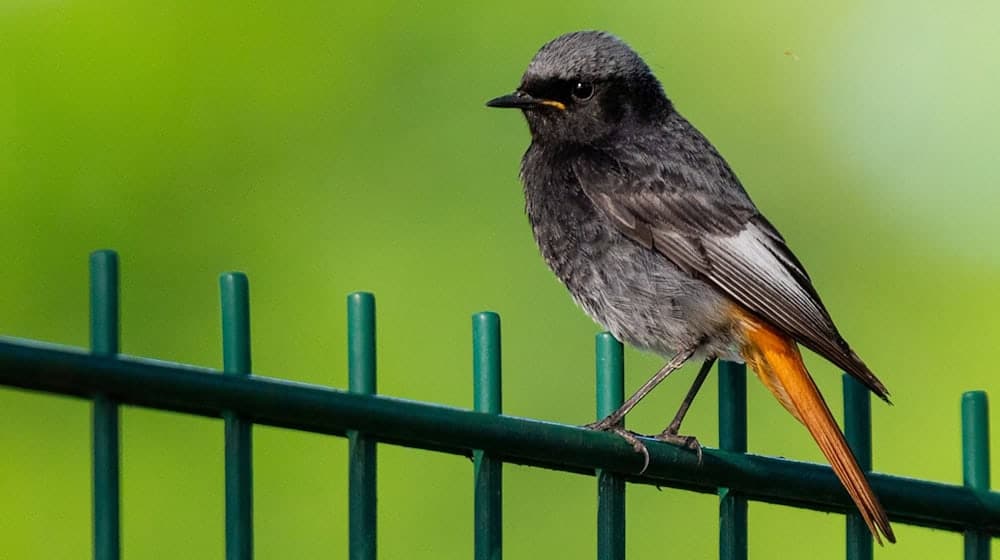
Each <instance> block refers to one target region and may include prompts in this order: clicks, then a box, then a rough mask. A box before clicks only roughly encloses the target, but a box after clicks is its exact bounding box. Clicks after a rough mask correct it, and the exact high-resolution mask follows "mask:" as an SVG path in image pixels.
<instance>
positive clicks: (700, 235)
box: [574, 157, 888, 401]
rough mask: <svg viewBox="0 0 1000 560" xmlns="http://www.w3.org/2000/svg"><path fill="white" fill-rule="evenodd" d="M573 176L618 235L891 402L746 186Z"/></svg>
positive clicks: (673, 172)
mask: <svg viewBox="0 0 1000 560" xmlns="http://www.w3.org/2000/svg"><path fill="white" fill-rule="evenodd" d="M602 160H603V161H602ZM629 169H632V170H634V169H642V170H643V171H642V172H641V174H640V173H636V172H635V171H627V170H629ZM574 171H575V173H576V176H577V178H578V179H579V181H580V185H581V187H582V189H583V191H584V192H585V193H586V195H587V197H588V198H589V199H590V200H591V202H593V204H594V205H595V206H596V207H597V208H599V209H600V211H601V213H602V214H603V215H604V216H605V217H606V218H607V219H608V220H610V221H611V222H612V223H613V224H614V225H615V226H616V228H617V229H618V230H619V231H621V232H622V233H624V234H625V235H626V236H628V237H629V238H631V239H633V240H634V241H636V242H638V243H641V244H643V245H645V246H646V247H649V248H651V249H655V250H656V251H658V252H659V253H661V254H662V255H663V256H665V257H666V258H668V259H670V261H671V262H673V263H674V264H676V265H677V266H678V267H680V268H682V269H684V270H685V271H687V272H689V273H691V274H693V275H695V276H698V277H701V278H703V279H705V280H707V281H708V282H709V283H711V284H714V285H715V286H717V287H718V288H720V289H721V290H722V291H724V292H725V293H726V294H728V295H729V296H730V297H731V298H732V299H733V300H734V301H736V302H737V303H739V304H740V305H742V306H744V307H745V308H746V309H749V310H750V311H752V312H753V313H754V314H756V315H757V316H758V317H760V318H761V319H764V320H765V321H767V322H769V323H771V324H773V325H775V326H776V327H778V328H780V329H781V330H783V331H784V332H786V333H788V334H789V335H791V336H792V337H793V338H794V339H795V340H796V341H798V342H800V343H801V344H803V345H805V346H806V347H808V348H810V349H811V350H813V351H814V352H816V353H818V354H820V355H821V356H823V357H825V358H826V359H828V360H830V361H831V362H833V363H834V364H836V365H837V366H838V367H840V368H842V369H844V370H846V371H848V372H850V373H851V374H853V375H854V376H855V377H857V378H858V379H859V380H860V381H861V382H862V383H864V384H865V385H866V386H868V388H869V389H871V390H872V391H873V392H874V393H875V394H877V395H878V396H879V397H881V398H882V399H884V400H886V401H888V391H886V389H885V386H883V385H882V383H881V382H880V381H879V380H878V378H876V377H875V375H874V374H873V373H872V372H871V370H870V369H868V367H867V366H866V365H865V364H864V362H862V361H861V359H860V358H859V357H858V356H857V354H855V353H854V351H853V350H851V348H850V346H849V345H848V344H847V342H846V341H845V340H844V339H843V338H842V337H841V336H840V334H839V333H838V332H837V328H836V327H835V326H834V324H833V320H832V319H831V318H830V315H829V313H828V312H827V311H826V308H825V307H824V306H823V303H822V302H821V301H820V298H819V295H818V294H817V293H816V290H815V288H813V285H812V281H811V280H810V279H809V275H808V274H807V273H806V271H805V269H804V268H803V266H802V264H801V263H800V262H799V260H798V259H797V258H795V255H793V254H792V252H791V250H790V249H789V248H788V246H787V245H786V244H785V240H784V239H783V238H782V237H781V234H779V233H778V231H777V230H776V229H775V228H774V226H772V225H771V224H770V223H769V222H768V221H767V220H766V219H765V218H764V217H763V216H762V215H760V213H759V212H758V211H757V209H756V207H754V205H753V203H752V202H751V201H750V199H749V198H748V197H747V196H746V195H745V193H744V192H743V190H742V187H741V186H739V183H736V182H733V183H732V184H731V185H728V186H729V187H732V188H731V189H730V190H727V191H720V190H719V188H720V187H719V186H718V181H717V180H716V181H711V180H706V178H707V176H706V175H705V174H704V173H699V172H698V171H696V170H694V169H691V168H690V166H685V165H684V164H683V163H682V162H669V163H656V164H650V163H648V162H645V165H642V166H635V165H621V163H620V162H615V161H611V160H609V159H605V158H601V157H588V158H580V159H579V160H577V162H576V163H575V164H574ZM727 171H728V169H727ZM734 181H735V180H734Z"/></svg>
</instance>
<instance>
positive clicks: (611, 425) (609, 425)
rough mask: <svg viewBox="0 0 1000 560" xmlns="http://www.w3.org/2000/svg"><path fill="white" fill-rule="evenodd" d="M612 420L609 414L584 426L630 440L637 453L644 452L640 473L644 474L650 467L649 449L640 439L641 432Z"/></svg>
mask: <svg viewBox="0 0 1000 560" xmlns="http://www.w3.org/2000/svg"><path fill="white" fill-rule="evenodd" d="M612 420H613V419H612V418H611V417H610V416H608V417H607V418H604V419H603V420H600V421H598V422H593V423H590V424H586V425H585V426H583V427H584V428H587V429H588V430H595V431H598V432H608V433H612V434H615V435H617V436H618V437H620V438H622V439H623V440H625V441H626V442H628V443H629V445H631V446H632V449H634V450H635V452H636V453H641V454H642V468H641V469H639V474H640V475H641V474H643V473H644V472H646V469H648V468H649V450H648V449H646V444H645V443H642V441H640V440H639V438H638V436H639V435H640V434H636V433H635V432H630V431H628V430H626V429H625V428H622V427H621V424H620V421H612Z"/></svg>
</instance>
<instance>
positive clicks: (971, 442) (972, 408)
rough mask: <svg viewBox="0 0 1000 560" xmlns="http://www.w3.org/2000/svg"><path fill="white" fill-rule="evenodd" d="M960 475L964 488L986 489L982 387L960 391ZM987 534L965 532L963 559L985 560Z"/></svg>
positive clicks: (987, 464)
mask: <svg viewBox="0 0 1000 560" xmlns="http://www.w3.org/2000/svg"><path fill="white" fill-rule="evenodd" d="M962 479H963V482H964V483H965V486H966V488H971V489H972V490H976V491H981V492H987V491H989V489H990V424H989V403H988V402H987V400H986V392H985V391H968V392H966V393H963V394H962ZM989 558H990V535H989V534H988V533H985V532H983V531H972V530H969V531H966V532H965V560H989Z"/></svg>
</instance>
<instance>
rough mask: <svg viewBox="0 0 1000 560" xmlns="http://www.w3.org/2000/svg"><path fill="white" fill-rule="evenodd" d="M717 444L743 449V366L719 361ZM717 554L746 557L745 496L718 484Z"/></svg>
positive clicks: (730, 559) (733, 559)
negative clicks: (719, 486)
mask: <svg viewBox="0 0 1000 560" xmlns="http://www.w3.org/2000/svg"><path fill="white" fill-rule="evenodd" d="M719 448H720V449H723V450H725V451H732V452H735V453H746V452H747V368H746V366H745V365H744V364H737V363H733V362H726V361H720V362H719ZM719 558H720V559H721V560H746V558H747V499H746V498H745V497H743V496H740V495H739V494H736V493H733V492H732V491H731V490H730V489H729V488H719Z"/></svg>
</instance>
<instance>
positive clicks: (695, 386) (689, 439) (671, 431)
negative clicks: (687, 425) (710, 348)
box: [656, 358, 715, 463]
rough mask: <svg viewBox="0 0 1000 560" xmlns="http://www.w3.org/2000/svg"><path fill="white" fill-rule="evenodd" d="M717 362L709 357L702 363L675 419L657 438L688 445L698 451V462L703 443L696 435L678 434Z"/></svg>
mask: <svg viewBox="0 0 1000 560" xmlns="http://www.w3.org/2000/svg"><path fill="white" fill-rule="evenodd" d="M714 363H715V358H708V359H706V360H705V363H703V364H701V369H700V370H698V376H697V377H695V378H694V383H692V384H691V388H690V389H688V392H687V395H685V396H684V400H683V401H681V406H680V408H678V409H677V414H675V415H674V419H673V420H671V421H670V425H669V426H667V427H666V428H664V430H663V431H662V432H660V433H659V435H657V436H656V439H658V440H660V441H666V442H669V443H672V444H674V445H679V446H681V447H686V448H688V449H691V450H694V451H696V452H697V453H698V462H699V463H700V462H701V444H700V443H698V439H697V438H695V437H694V436H682V435H678V433H677V432H678V431H679V430H680V429H681V422H683V421H684V416H685V415H687V411H688V409H689V408H691V403H692V402H693V401H694V398H695V396H696V395H697V394H698V391H699V390H700V389H701V386H702V384H704V383H705V378H706V377H708V373H709V372H710V371H711V370H712V364H714Z"/></svg>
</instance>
